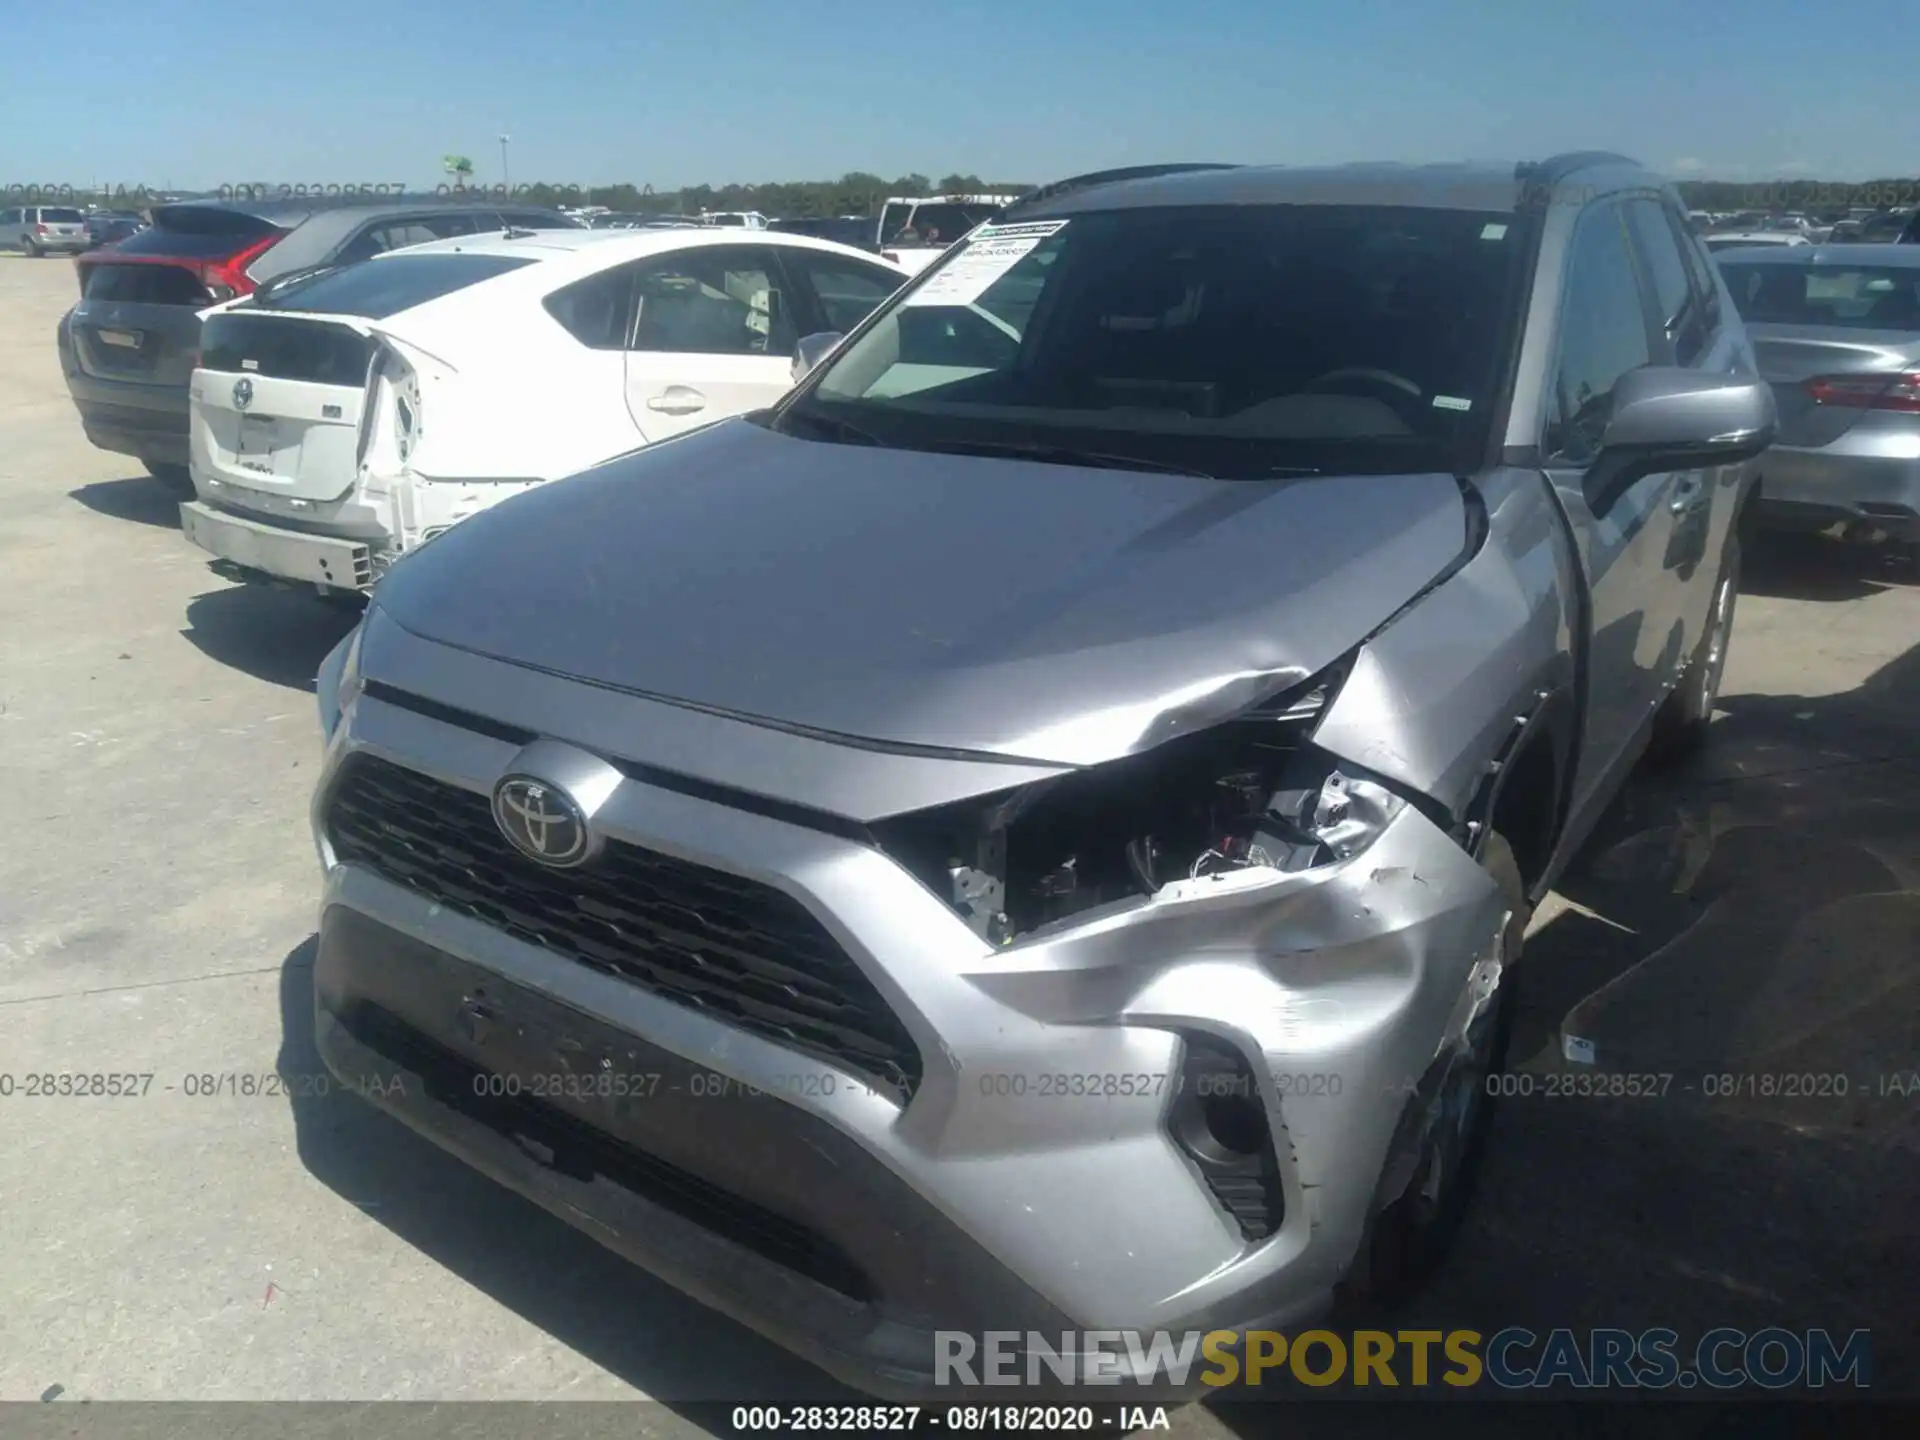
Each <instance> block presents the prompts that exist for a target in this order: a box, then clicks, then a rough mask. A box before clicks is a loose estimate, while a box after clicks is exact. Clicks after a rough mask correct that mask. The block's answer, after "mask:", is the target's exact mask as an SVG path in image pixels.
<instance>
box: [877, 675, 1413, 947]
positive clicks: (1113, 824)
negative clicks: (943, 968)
mask: <svg viewBox="0 0 1920 1440" xmlns="http://www.w3.org/2000/svg"><path fill="white" fill-rule="evenodd" d="M1332 689H1333V683H1332V679H1331V677H1321V678H1319V679H1316V680H1315V681H1312V682H1309V683H1308V685H1306V686H1303V687H1301V688H1300V689H1298V690H1295V691H1291V692H1289V693H1288V694H1286V695H1284V696H1282V697H1280V698H1279V699H1278V700H1275V701H1270V702H1267V703H1266V704H1263V705H1261V706H1258V707H1256V708H1255V709H1253V710H1251V711H1249V712H1248V713H1246V714H1245V715H1243V716H1241V717H1239V718H1238V719H1235V720H1231V721H1228V722H1226V723H1224V724H1221V725H1216V726H1214V727H1212V728H1210V729H1208V730H1204V731H1200V732H1198V733H1195V734H1191V735H1186V736H1182V737H1180V738H1178V739H1175V740H1172V741H1169V742H1167V743H1166V744H1164V745H1161V746H1158V747H1156V748H1154V749H1152V750H1148V751H1145V752H1143V753H1141V754H1138V755H1132V756H1128V757H1126V758H1125V759H1122V760H1118V761H1114V762H1112V763H1109V764H1105V765H1100V766H1097V767H1094V768H1092V769H1088V770H1082V771H1077V772H1075V773H1073V774H1070V775H1065V776H1062V777H1060V778H1058V779H1053V780H1045V781H1041V782H1040V783H1038V784H1034V785H1028V786H1024V787H1022V788H1020V789H1018V790H1013V791H1008V792H1003V793H1002V794H1000V795H997V796H993V797H989V798H988V799H985V800H980V801H974V802H971V803H969V804H966V805H955V806H950V807H945V808H942V809H940V810H934V811H926V812H921V813H918V814H912V815H905V816H900V817H897V818H895V819H893V820H889V821H886V822H883V823H882V824H880V825H877V826H875V827H874V829H875V833H876V836H877V838H878V839H879V841H880V843H881V845H882V847H883V848H884V849H886V850H887V852H888V853H889V854H891V855H893V857H894V858H895V859H896V860H898V861H900V863H902V864H903V865H905V866H906V867H907V868H908V869H910V870H911V871H913V873H914V874H915V875H916V876H918V878H919V879H920V880H921V882H922V883H923V884H925V885H926V886H927V887H928V888H929V889H931V890H932V891H933V892H934V893H935V894H937V895H939V896H940V897H941V898H942V899H943V900H945V901H946V902H947V903H948V904H949V905H951V906H952V907H953V909H954V910H955V912H956V913H958V914H959V915H960V916H961V918H962V919H964V920H965V921H966V922H967V923H968V925H970V926H971V927H972V928H973V930H974V931H975V933H977V934H979V935H980V936H982V937H983V938H984V939H986V940H988V941H989V942H990V943H992V944H995V945H1005V944H1010V943H1011V942H1012V941H1014V940H1015V939H1017V938H1020V937H1022V936H1025V935H1028V934H1030V933H1032V932H1034V931H1038V930H1043V929H1045V928H1047V927H1049V926H1053V925H1056V924H1058V923H1060V922H1062V921H1065V920H1067V919H1069V918H1075V917H1083V916H1085V915H1086V914H1087V912H1090V911H1093V910H1096V909H1098V908H1100V907H1103V906H1106V905H1110V904H1113V903H1115V902H1119V901H1126V900H1130V899H1134V898H1137V897H1141V896H1150V895H1153V894H1155V893H1157V892H1158V891H1159V890H1161V889H1162V888H1163V887H1165V886H1166V885H1169V884H1172V883H1175V882H1178V881H1184V880H1198V879H1202V878H1204V877H1207V876H1210V875H1219V874H1222V873H1226V872H1230V871H1236V870H1247V869H1253V868H1265V869H1270V870H1277V871H1282V872H1288V873H1291V872H1295V871H1301V870H1308V869H1312V868H1313V867H1315V866H1318V865H1326V864H1330V863H1333V862H1335V861H1338V860H1341V859H1345V858H1347V857H1348V856H1349V855H1351V854H1354V853H1356V852H1357V851H1358V850H1359V849H1360V848H1362V847H1363V846H1364V845H1365V844H1366V843H1367V842H1368V841H1369V840H1370V839H1371V838H1372V837H1373V836H1374V835H1376V834H1378V833H1379V831H1380V830H1381V829H1382V828H1383V827H1384V825H1385V823H1386V821H1387V820H1389V819H1391V818H1392V816H1393V814H1395V813H1396V812H1397V811H1398V810H1399V808H1401V806H1402V805H1403V804H1404V803H1405V802H1404V801H1403V800H1402V799H1401V798H1400V797H1399V796H1398V795H1396V794H1395V793H1394V792H1392V791H1391V790H1389V789H1387V788H1386V787H1384V786H1382V785H1381V784H1379V783H1378V782H1377V781H1375V780H1373V779H1372V778H1370V777H1368V776H1366V775H1364V774H1361V773H1356V772H1355V770H1354V767H1352V766H1351V765H1346V764H1345V763H1344V762H1341V761H1339V760H1337V759H1336V758H1335V757H1333V756H1331V755H1329V754H1327V753H1325V752H1323V751H1321V750H1319V749H1317V748H1316V747H1314V746H1313V744H1312V743H1311V741H1310V740H1309V738H1308V737H1309V735H1310V733H1311V731H1312V729H1313V726H1314V724H1315V722H1316V721H1317V720H1318V718H1319V716H1320V714H1321V712H1322V711H1323V710H1324V709H1325V707H1326V705H1327V703H1328V700H1329V697H1330V695H1331V693H1332Z"/></svg>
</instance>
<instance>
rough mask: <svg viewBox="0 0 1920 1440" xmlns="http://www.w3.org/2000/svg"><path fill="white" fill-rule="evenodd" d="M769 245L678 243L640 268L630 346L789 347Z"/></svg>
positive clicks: (788, 324) (705, 349) (774, 352)
mask: <svg viewBox="0 0 1920 1440" xmlns="http://www.w3.org/2000/svg"><path fill="white" fill-rule="evenodd" d="M779 273H780V271H779V268H778V266H777V265H776V264H775V261H774V257H773V254H772V253H771V252H770V251H767V250H763V249H760V248H758V247H753V246H739V247H735V246H731V245H728V246H713V247H702V248H700V249H697V250H682V251H681V252H680V253H679V254H677V255H668V256H664V257H662V258H660V259H657V260H651V261H649V262H647V263H646V264H645V265H642V266H640V267H639V269H638V277H637V280H636V283H635V287H634V288H635V306H636V309H637V311H638V313H637V314H636V316H635V317H634V327H633V348H634V349H635V350H655V351H661V352H665V353H669V354H693V355H771V356H774V357H783V356H787V355H791V354H792V353H793V347H794V344H795V341H796V338H797V337H796V336H795V335H794V334H793V317H792V309H791V306H790V305H789V304H788V303H787V301H786V298H785V297H784V296H783V295H782V294H781V293H780V287H779V285H778V283H777V282H776V279H775V277H776V276H778V275H779Z"/></svg>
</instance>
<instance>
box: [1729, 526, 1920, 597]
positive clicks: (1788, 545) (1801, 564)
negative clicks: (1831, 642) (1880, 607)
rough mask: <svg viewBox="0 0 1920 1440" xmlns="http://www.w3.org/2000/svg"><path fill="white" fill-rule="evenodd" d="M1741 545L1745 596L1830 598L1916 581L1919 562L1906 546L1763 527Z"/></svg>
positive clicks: (1866, 593)
mask: <svg viewBox="0 0 1920 1440" xmlns="http://www.w3.org/2000/svg"><path fill="white" fill-rule="evenodd" d="M1743 550H1744V553H1743V554H1742V556H1741V560H1742V562H1743V563H1742V570H1741V576H1740V590H1741V593H1742V594H1745V595H1768V596H1774V597H1777V598H1779V599H1782V600H1811V601H1815V602H1829V603H1830V602H1833V601H1840V600H1864V599H1866V598H1867V597H1868V596H1869V595H1877V594H1879V593H1880V592H1881V591H1882V590H1890V589H1895V588H1898V587H1903V586H1920V561H1916V558H1915V554H1916V552H1915V551H1914V549H1913V548H1912V547H1910V546H1907V547H1902V546H1898V545H1863V544H1855V543H1852V542H1849V541H1844V540H1833V539H1828V538H1826V537H1824V536H1819V535H1795V534H1788V533H1779V532H1773V531H1765V530H1762V531H1758V532H1756V533H1754V534H1751V535H1749V536H1747V537H1746V539H1745V541H1744V544H1743Z"/></svg>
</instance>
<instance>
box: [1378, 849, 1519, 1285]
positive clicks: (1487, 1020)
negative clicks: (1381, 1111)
mask: <svg viewBox="0 0 1920 1440" xmlns="http://www.w3.org/2000/svg"><path fill="white" fill-rule="evenodd" d="M1480 864H1481V868H1482V869H1484V870H1485V871H1486V872H1487V877H1488V878H1489V879H1490V880H1492V881H1493V883H1494V884H1495V885H1496V886H1497V887H1498V888H1499V891H1500V894H1501V897H1502V899H1503V900H1504V902H1505V905H1506V910H1507V917H1506V920H1505V922H1504V924H1503V925H1502V926H1501V929H1500V937H1499V943H1498V944H1497V946H1496V947H1495V948H1494V950H1493V953H1491V954H1490V955H1488V956H1487V957H1486V958H1484V959H1482V960H1481V961H1480V963H1479V964H1477V965H1476V966H1475V967H1474V970H1473V973H1472V975H1470V976H1469V977H1468V980H1467V990H1466V995H1465V998H1464V1001H1463V1003H1464V1004H1465V1005H1466V1006H1467V1007H1468V1014H1467V1018H1466V1022H1465V1024H1464V1025H1462V1026H1460V1027H1459V1030H1458V1032H1457V1033H1456V1035H1455V1037H1454V1041H1453V1043H1452V1044H1451V1045H1449V1046H1448V1047H1447V1050H1446V1053H1444V1054H1443V1055H1441V1056H1440V1057H1439V1058H1438V1059H1437V1060H1436V1061H1435V1062H1434V1065H1433V1067H1432V1069H1430V1070H1429V1071H1428V1073H1427V1075H1426V1076H1425V1077H1424V1078H1423V1080H1422V1082H1421V1084H1420V1085H1419V1087H1418V1089H1417V1093H1416V1094H1415V1095H1414V1097H1413V1098H1412V1099H1411V1100H1410V1101H1409V1102H1408V1104H1407V1108H1406V1110H1405V1112H1404V1113H1403V1114H1402V1117H1401V1121H1400V1126H1399V1130H1398V1132H1397V1133H1396V1134H1395V1137H1394V1143H1393V1146H1392V1148H1391V1149H1390V1151H1389V1153H1388V1159H1387V1165H1386V1169H1385V1171H1384V1172H1383V1173H1382V1175H1381V1183H1380V1187H1379V1191H1378V1193H1377V1194H1376V1196H1375V1201H1374V1203H1375V1212H1374V1215H1373V1218H1372V1220H1371V1221H1370V1223H1369V1224H1368V1227H1367V1232H1366V1235H1365V1236H1364V1238H1363V1239H1362V1240H1361V1242H1360V1253H1359V1254H1358V1255H1357V1256H1356V1257H1355V1258H1354V1262H1353V1268H1352V1270H1351V1271H1350V1272H1349V1275H1348V1280H1347V1287H1346V1288H1347V1295H1348V1298H1349V1299H1351V1300H1355V1301H1359V1302H1361V1303H1370V1304H1393V1303H1395V1302H1397V1301H1399V1300H1401V1299H1404V1298H1405V1297H1406V1296H1407V1295H1409V1294H1411V1293H1412V1292H1413V1291H1414V1290H1416V1289H1418V1288H1419V1287H1420V1286H1421V1285H1423V1284H1424V1283H1425V1282H1426V1281H1427V1279H1428V1278H1429V1277H1431V1276H1432V1274H1433V1272H1434V1271H1435V1270H1436V1269H1438V1268H1439V1265H1440V1262H1441V1261H1442V1260H1444V1259H1445V1258H1446V1254H1447V1250H1448V1249H1449V1247H1451V1245H1452V1244H1453V1241H1454V1237H1455V1236H1456V1235H1457V1234H1458V1233H1459V1230H1460V1224H1461V1221H1462V1220H1463V1219H1464V1218H1465V1216H1466V1212H1467V1202H1468V1201H1469V1200H1470V1199H1471V1198H1472V1195H1473V1186H1474V1181H1475V1178H1476V1176H1477V1175H1478V1173H1479V1168H1480V1156H1481V1152H1482V1151H1483V1150H1484V1149H1485V1148H1486V1138H1487V1127H1488V1122H1489V1121H1490V1120H1491V1118H1492V1114H1493V1102H1494V1094H1493V1091H1494V1085H1493V1083H1492V1081H1493V1077H1494V1076H1496V1075H1498V1074H1500V1072H1501V1071H1502V1070H1503V1069H1504V1068H1505V1065H1506V1058H1507V1040H1508V1037H1509V1036H1510V1034H1511V1033H1512V1029H1513V993H1514V986H1513V977H1512V973H1511V972H1512V968H1513V966H1514V964H1515V963H1516V962H1517V961H1518V960H1519V958H1520V949H1521V945H1522V943H1523V942H1524V940H1525V938H1526V933H1527V922H1528V919H1529V915H1530V907H1529V906H1528V904H1527V894H1526V886H1525V884H1524V882H1523V881H1522V880H1521V878H1520V866H1519V864H1518V863H1517V862H1516V861H1515V859H1514V855H1513V848H1512V847H1511V846H1510V845H1509V844H1508V843H1507V841H1506V839H1505V837H1503V836H1501V835H1499V834H1491V835H1489V836H1488V837H1487V841H1486V844H1485V846H1484V847H1483V848H1482V850H1481V854H1480Z"/></svg>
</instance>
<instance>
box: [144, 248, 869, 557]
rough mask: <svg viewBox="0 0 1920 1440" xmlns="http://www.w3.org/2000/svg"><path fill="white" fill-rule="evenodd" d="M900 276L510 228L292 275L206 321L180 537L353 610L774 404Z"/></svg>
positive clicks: (848, 259)
mask: <svg viewBox="0 0 1920 1440" xmlns="http://www.w3.org/2000/svg"><path fill="white" fill-rule="evenodd" d="M905 279H906V275H905V272H904V271H902V270H900V269H899V268H898V267H896V266H893V265H890V264H886V263H884V262H881V261H878V260H876V259H874V258H873V257H872V256H870V255H867V254H864V253H862V252H861V251H858V250H853V249H850V248H848V247H846V246H841V245H834V244H830V243H828V242H826V241H821V240H812V239H808V238H806V237H804V236H798V235H786V234H779V233H764V234H763V233H759V232H756V233H754V234H753V235H752V236H751V237H748V236H746V235H744V234H742V233H740V232H738V231H733V232H728V231H701V230H661V231H604V230H591V231H586V230H583V231H577V232H576V231H540V232H531V231H519V230H508V231H504V232H497V233H495V234H491V235H483V236H462V237H460V238H459V239H455V240H443V241H435V242H430V243H427V244H422V245H414V246H409V247H407V248H406V249H404V250H396V251H392V252H389V253H388V254H385V255H380V256H376V257H375V258H373V259H371V260H366V261H362V262H360V263H358V264H354V265H347V266H342V267H338V268H332V269H322V270H316V271H311V272H306V273H296V274H294V275H290V276H287V277H285V278H284V279H282V280H281V281H279V282H277V283H275V284H273V285H269V286H267V287H265V288H263V289H262V290H260V291H256V292H255V293H254V294H252V295H250V296H248V297H246V298H244V299H242V300H237V301H233V302H230V303H228V304H226V305H220V306H215V307H214V308H213V309H211V310H208V311H206V312H204V316H205V318H204V322H203V326H202V331H201V342H200V347H201V353H200V362H199V365H198V367H197V368H196V369H195V370H194V373H193V382H192V402H191V403H192V428H191V440H190V460H191V466H192V472H193V486H194V492H195V498H194V499H193V500H191V501H189V502H187V503H186V504H184V505H182V506H181V508H180V518H181V527H182V529H183V530H184V531H185V532H186V535H187V537H188V538H189V539H190V540H192V541H193V542H194V544H196V545H198V546H199V547H200V548H201V549H203V550H205V551H207V552H209V553H210V554H211V555H212V556H213V557H214V561H215V564H216V566H217V567H218V568H220V569H221V570H222V571H223V572H224V573H226V574H228V575H230V576H232V577H233V578H236V579H245V580H268V581H275V582H280V583H285V582H289V581H292V582H299V583H304V584H311V585H313V586H316V587H317V588H318V590H319V592H320V593H321V594H323V595H336V594H338V595H352V594H354V593H356V592H360V591H365V590H368V589H370V588H372V586H373V585H374V584H375V583H376V582H377V581H378V580H379V578H380V576H381V575H382V574H384V573H385V571H386V569H387V568H388V566H390V565H391V564H392V563H393V561H394V560H395V559H397V558H398V557H399V556H400V555H402V554H404V553H405V552H406V551H408V550H411V549H413V548H415V547H416V546H418V545H421V544H423V543H425V542H426V541H428V540H430V539H432V538H433V537H434V536H435V535H437V534H439V533H440V532H441V531H443V530H445V529H446V528H447V527H448V526H450V525H453V524H455V523H456V522H458V521H460V520H463V519H465V518H466V517H468V516H469V515H472V514H475V513H477V512H478V511H481V510H484V509H486V508H488V507H489V506H491V505H494V504H497V503H498V502H499V501H501V500H504V499H506V498H507V497H508V496H510V495H514V494H517V493H518V492H520V491H522V490H525V489H528V488H530V487H532V486H535V485H540V484H544V483H545V482H547V481H550V480H557V479H559V478H561V477H562V476H566V475H571V474H574V473H575V472H577V471H580V470H584V469H587V468H589V467H591V466H594V465H597V464H599V463H600V462H602V461H605V460H609V459H612V458H613V457H615V456H617V455H623V454H626V453H628V452H630V451H632V450H635V449H637V448H640V447H642V446H645V445H651V444H654V443H656V442H658V441H661V440H666V439H670V438H672V437H673V436H676V435H680V434H683V433H685V432H686V431H689V430H692V429H696V428H698V427H700V426H702V425H705V424H708V423H710V422H712V421H715V420H723V419H726V418H728V417H729V416H734V415H740V414H745V413H747V412H750V411H754V410H758V409H761V408H762V407H764V406H767V405H771V404H772V403H773V402H774V401H775V400H777V399H779V398H780V396H781V395H783V394H784V393H785V392H786V391H787V389H788V388H789V387H790V386H791V384H792V382H793V361H794V354H795V348H796V345H797V342H798V340H799V338H800V337H802V336H807V335H814V334H822V333H826V332H841V333H845V332H847V331H850V330H852V329H853V328H854V327H855V326H856V325H858V324H859V322H860V321H861V320H863V319H864V318H865V317H866V315H867V312H868V311H870V310H871V309H873V307H874V306H876V305H878V304H879V303H880V301H882V300H884V299H885V298H886V297H887V296H888V295H890V294H892V293H893V291H894V290H896V289H897V288H898V287H899V286H900V285H901V283H902V282H903V281H904V280H905Z"/></svg>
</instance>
